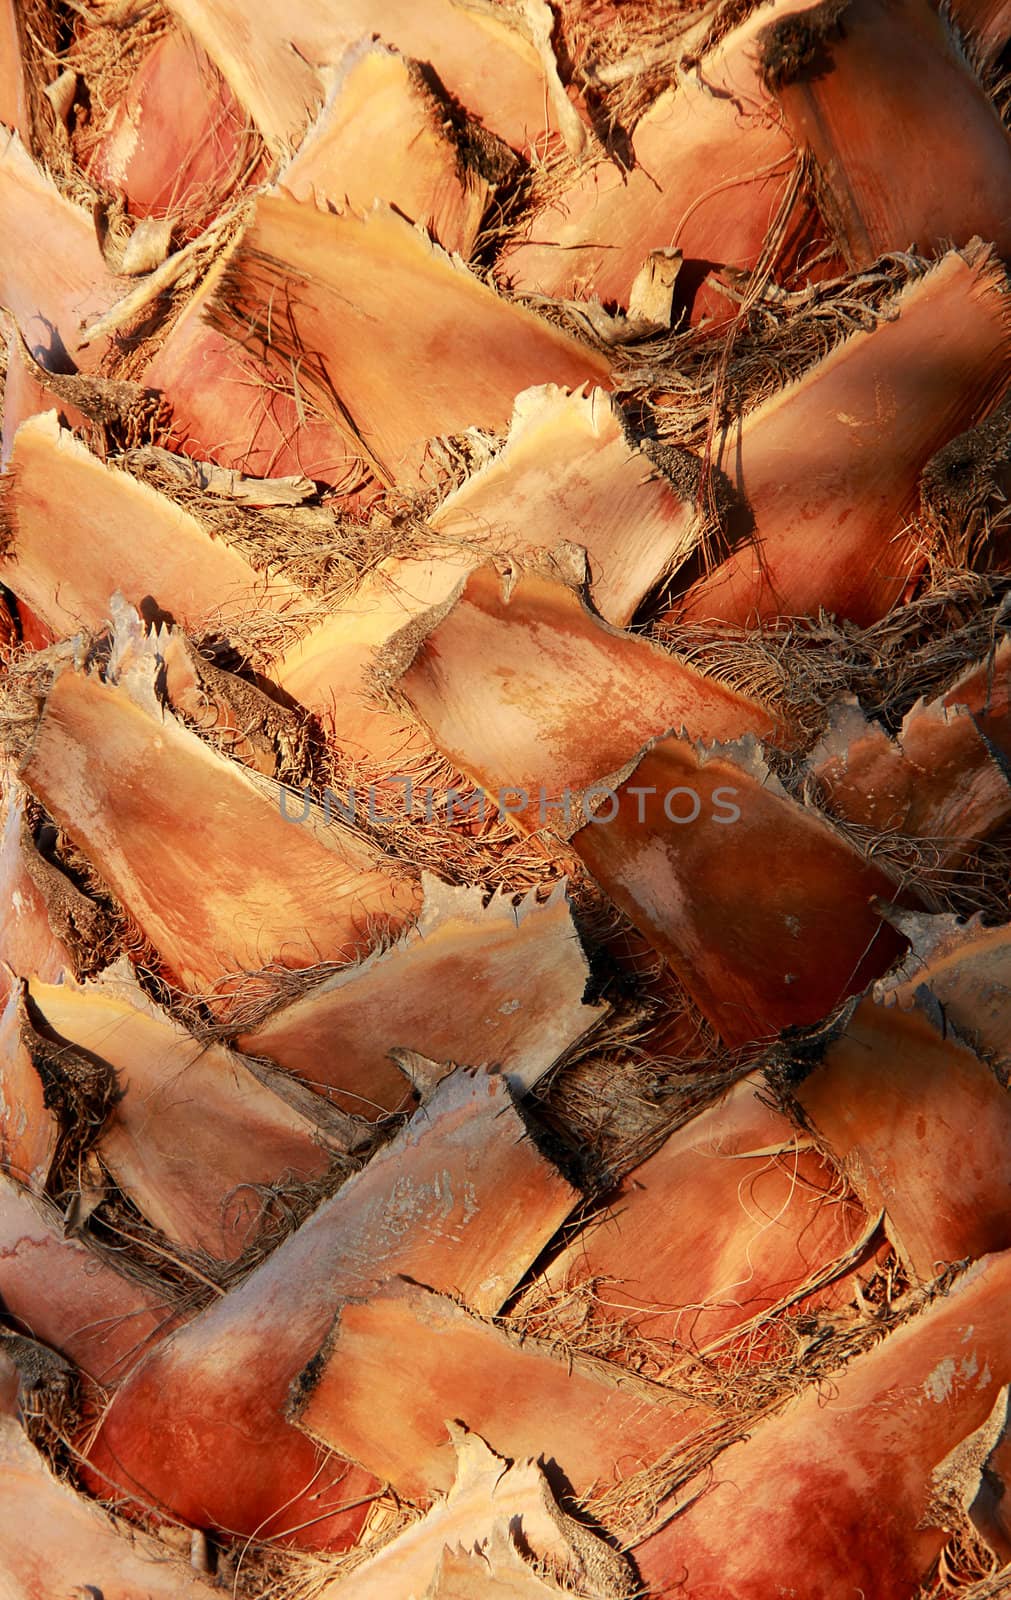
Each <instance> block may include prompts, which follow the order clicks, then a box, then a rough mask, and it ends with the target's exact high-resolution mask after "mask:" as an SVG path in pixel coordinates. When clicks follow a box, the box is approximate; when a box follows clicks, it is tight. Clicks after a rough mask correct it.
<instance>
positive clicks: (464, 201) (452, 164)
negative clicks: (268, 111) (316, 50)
mask: <svg viewBox="0 0 1011 1600" xmlns="http://www.w3.org/2000/svg"><path fill="white" fill-rule="evenodd" d="M277 182H278V187H279V188H280V189H281V190H282V191H285V192H287V193H288V194H290V195H292V196H293V197H294V199H296V200H305V201H312V200H313V199H314V198H318V199H321V200H328V201H330V202H331V203H332V204H333V205H335V206H338V207H342V206H352V207H354V208H355V209H357V210H362V211H367V210H368V209H369V208H370V207H371V206H372V205H373V203H374V202H375V201H376V200H382V201H386V202H387V203H388V204H389V205H392V206H395V207H396V209H397V210H398V211H399V212H400V213H401V214H402V215H403V216H405V217H407V218H408V219H409V220H410V221H411V222H414V223H417V224H419V225H420V226H421V227H423V228H427V229H428V230H429V232H430V233H432V234H433V236H434V237H435V238H436V239H438V241H439V243H440V244H441V245H442V246H443V248H444V249H446V250H449V251H452V252H455V253H457V254H459V255H461V256H462V257H463V258H464V260H466V259H467V257H468V256H469V255H470V253H471V251H472V249H473V247H474V242H475V240H476V238H477V234H478V229H479V228H480V226H481V218H482V216H483V215H484V208H485V205H486V203H487V201H488V197H489V195H490V193H491V186H490V184H489V183H488V181H487V179H485V178H484V177H482V175H481V172H480V169H479V167H478V166H477V165H475V164H472V163H468V162H467V159H466V157H465V155H464V152H463V150H462V149H461V145H460V142H459V141H458V139H457V138H455V137H454V135H453V133H452V131H451V123H450V112H449V107H448V105H447V104H446V102H445V101H441V100H440V99H439V98H437V96H436V94H435V93H434V92H433V89H432V87H431V86H430V84H429V82H428V81H427V79H426V75H425V73H424V69H423V68H421V67H418V66H417V65H415V63H413V62H411V61H407V60H405V59H404V57H403V56H400V55H398V54H397V53H396V52H395V51H392V50H388V49H386V48H385V46H383V45H381V44H372V45H370V44H367V43H363V44H361V45H360V46H359V47H358V48H357V49H354V50H351V51H349V52H348V55H347V56H346V57H345V59H344V61H343V62H342V63H341V66H340V69H339V70H338V71H336V72H334V73H333V74H332V75H331V82H330V84H329V88H328V93H327V98H326V102H325V104H324V106H323V108H322V110H321V111H320V113H319V116H318V117H317V118H316V121H315V122H314V123H313V125H312V127H311V128H310V129H309V131H308V133H307V134H306V136H305V139H304V140H303V141H302V143H301V144H300V145H299V147H298V150H297V152H296V154H295V155H294V157H293V158H292V160H291V161H290V162H289V163H288V164H287V166H285V167H284V168H283V169H282V171H281V174H280V176H279V178H278V180H277Z"/></svg>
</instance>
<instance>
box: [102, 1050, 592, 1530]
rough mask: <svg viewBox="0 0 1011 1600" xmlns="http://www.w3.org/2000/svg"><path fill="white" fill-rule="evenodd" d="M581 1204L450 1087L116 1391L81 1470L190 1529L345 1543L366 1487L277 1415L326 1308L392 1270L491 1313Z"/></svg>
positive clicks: (511, 1118) (511, 1124)
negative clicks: (89, 1469)
mask: <svg viewBox="0 0 1011 1600" xmlns="http://www.w3.org/2000/svg"><path fill="white" fill-rule="evenodd" d="M576 1199H577V1196H576V1194H575V1192H574V1191H573V1190H572V1189H570V1188H569V1186H568V1184H567V1183H565V1182H564V1181H563V1179H562V1178H561V1176H560V1175H559V1174H558V1173H556V1172H555V1171H554V1169H552V1168H551V1167H549V1166H548V1164H547V1162H545V1161H544V1160H543V1159H542V1157H541V1156H540V1155H539V1154H538V1153H537V1150H536V1149H535V1147H534V1145H533V1143H532V1142H531V1141H530V1140H529V1139H527V1138H526V1133H525V1128H524V1125H523V1123H522V1121H521V1119H520V1117H519V1115H518V1114H517V1112H516V1110H515V1109H514V1107H513V1104H512V1101H511V1099H510V1096H509V1091H508V1088H507V1086H506V1084H505V1082H504V1080H503V1079H501V1078H492V1077H488V1076H483V1075H478V1076H472V1075H470V1074H468V1073H465V1072H457V1073H454V1074H453V1076H452V1077H450V1078H447V1079H445V1080H443V1082H442V1083H441V1084H440V1085H439V1086H438V1088H437V1089H436V1090H435V1092H434V1094H433V1096H432V1098H431V1100H430V1101H429V1102H428V1104H427V1105H426V1106H425V1107H424V1108H423V1109H422V1110H421V1111H419V1112H418V1113H417V1114H416V1116H415V1117H414V1119H413V1120H412V1121H411V1122H410V1123H409V1124H408V1125H407V1126H406V1127H405V1128H404V1129H403V1130H402V1131H401V1132H400V1133H399V1134H398V1135H397V1137H396V1138H395V1139H394V1140H393V1141H392V1142H391V1143H390V1144H389V1145H387V1146H386V1147H385V1148H384V1149H383V1150H381V1151H379V1153H378V1154H376V1155H375V1156H373V1158H372V1160H371V1161H370V1162H369V1163H368V1165H367V1166H366V1167H365V1168H364V1170H363V1171H361V1172H360V1173H358V1174H357V1175H356V1176H355V1177H354V1178H352V1179H350V1180H349V1181H348V1182H347V1183H346V1184H345V1185H344V1187H343V1188H342V1189H340V1190H339V1191H338V1193H337V1194H336V1195H335V1196H334V1197H333V1199H331V1200H328V1201H326V1202H325V1203H324V1204H323V1205H322V1206H321V1207H320V1208H319V1210H317V1211H316V1212H315V1213H314V1214H313V1215H312V1217H311V1218H310V1219H309V1221H308V1222H306V1223H304V1224H303V1225H302V1227H301V1228H299V1229H298V1231H297V1232H296V1233H294V1234H292V1235H290V1236H289V1238H287V1239H286V1240H285V1241H284V1243H283V1244H281V1245H279V1246H278V1248H277V1249H276V1250H275V1251H274V1252H273V1254H272V1255H270V1256H269V1257H268V1259H267V1260H266V1261H265V1262H264V1263H263V1265H262V1266H260V1267H258V1268H257V1269H256V1271H255V1272H254V1273H252V1275H251V1276H250V1277H248V1278H247V1279H246V1280H245V1281H244V1282H243V1283H242V1285H241V1286H240V1287H239V1288H237V1289H234V1290H232V1291H231V1293H229V1294H227V1295H226V1296H225V1297H224V1298H223V1299H221V1300H219V1301H218V1302H217V1303H216V1304H214V1305H212V1306H210V1307H208V1309H207V1310H205V1311H204V1312H202V1313H201V1314H200V1316H198V1317H197V1318H195V1320H194V1321H193V1322H191V1323H190V1324H189V1325H188V1326H187V1327H186V1328H185V1329H183V1330H182V1331H181V1332H180V1333H179V1335H178V1336H177V1337H175V1338H174V1339H172V1340H171V1341H170V1342H169V1344H168V1345H166V1347H165V1349H164V1351H163V1352H161V1353H160V1354H158V1355H157V1356H156V1358H155V1359H154V1360H152V1361H150V1362H148V1363H147V1364H146V1365H145V1366H144V1368H143V1369H142V1370H141V1371H140V1372H138V1373H137V1375H136V1376H135V1378H133V1379H132V1380H131V1381H130V1382H129V1383H128V1384H126V1385H125V1386H124V1387H122V1388H121V1389H120V1390H119V1392H118V1394H117V1397H116V1399H115V1401H114V1403H113V1405H112V1408H111V1410H110V1411H109V1412H108V1413H107V1416H106V1418H105V1423H104V1427H103V1430H102V1433H101V1435H100V1436H99V1441H98V1446H97V1450H96V1454H95V1456H94V1458H93V1464H94V1468H95V1469H96V1470H97V1471H100V1472H102V1473H105V1474H107V1475H108V1477H109V1478H111V1480H112V1481H113V1482H115V1483H118V1484H119V1485H121V1486H122V1487H123V1488H124V1489H125V1490H128V1491H131V1492H135V1493H136V1492H140V1493H142V1494H143V1495H145V1496H151V1497H153V1498H154V1499H155V1500H156V1501H158V1502H160V1503H162V1504H164V1505H167V1506H168V1507H169V1508H170V1509H171V1510H173V1511H174V1512H175V1513H176V1514H177V1515H179V1516H181V1517H183V1518H184V1519H185V1520H188V1521H192V1522H195V1523H197V1524H198V1525H208V1524H211V1525H214V1526H217V1527H221V1528H227V1529H229V1530H231V1531H233V1532H239V1533H243V1532H245V1533H253V1532H254V1531H255V1532H256V1533H257V1536H258V1537H263V1536H265V1535H267V1534H276V1535H279V1536H280V1535H286V1536H287V1537H289V1538H290V1539H291V1540H292V1541H293V1542H295V1543H297V1544H303V1545H307V1546H310V1547H313V1546H315V1547H340V1546H343V1545H346V1544H347V1543H348V1542H350V1541H352V1540H353V1539H354V1538H355V1537H356V1535H357V1533H358V1530H359V1528H360V1527H361V1525H362V1522H363V1520H364V1517H365V1508H364V1506H363V1505H362V1504H361V1503H360V1502H361V1500H362V1497H371V1496H372V1495H373V1494H374V1493H375V1492H376V1490H377V1489H378V1485H377V1484H376V1482H375V1480H374V1479H372V1478H371V1477H369V1476H368V1474H366V1473H363V1472H360V1471H358V1470H357V1469H350V1468H348V1467H347V1466H346V1464H345V1463H343V1462H341V1461H339V1460H335V1459H332V1458H331V1459H327V1460H323V1461H322V1462H321V1461H320V1457H319V1453H318V1451H317V1450H316V1448H315V1446H313V1445H312V1444H311V1443H310V1441H309V1440H308V1438H306V1437H305V1436H304V1435H303V1434H301V1433H299V1432H298V1430H297V1429H295V1428H293V1427H291V1426H290V1425H289V1424H288V1423H287V1422H286V1421H285V1419H284V1414H283V1413H284V1410H285V1406H286V1404H287V1396H288V1389H289V1386H290V1384H291V1383H292V1381H293V1380H294V1378H295V1377H296V1376H297V1374H298V1373H299V1372H300V1371H301V1370H302V1368H303V1367H304V1366H305V1364H306V1362H307V1361H308V1360H309V1359H310V1358H311V1356H312V1355H313V1354H314V1353H315V1351H316V1350H317V1349H318V1347H319V1345H320V1343H321V1342H322V1340H323V1338H324V1337H325V1335H326V1331H327V1329H328V1327H329V1326H330V1324H331V1322H332V1319H333V1315H334V1312H335V1310H336V1308H337V1306H338V1304H339V1303H340V1301H341V1300H343V1299H345V1298H347V1297H348V1296H349V1295H355V1294H362V1293H367V1292H368V1291H369V1289H370V1288H371V1287H372V1285H373V1284H374V1283H375V1281H376V1280H378V1279H381V1278H383V1277H387V1276H390V1275H392V1274H395V1273H397V1272H402V1273H405V1274H407V1275H409V1276H410V1277H412V1278H416V1279H418V1280H420V1281H422V1282H425V1283H429V1284H431V1285H432V1286H433V1287H434V1288H436V1289H441V1290H445V1291H451V1292H454V1293H459V1294H462V1295H464V1296H466V1297H467V1299H468V1300H470V1301H471V1303H472V1304H474V1305H475V1306H476V1307H477V1308H478V1309H479V1310H481V1311H485V1312H489V1313H490V1312H494V1311H497V1310H498V1309H499V1307H500V1306H501V1304H502V1302H503V1301H504V1300H505V1298H506V1296H507V1295H508V1294H509V1292H510V1290H511V1289H512V1288H514V1287H515V1285H516V1284H517V1282H518V1281H519V1279H520V1278H521V1277H522V1275H523V1273H524V1272H525V1271H526V1270H527V1268H528V1267H529V1266H530V1264H531V1262H532V1261H533V1260H534V1258H535V1257H536V1256H537V1255H538V1254H539V1252H540V1251H541V1249H543V1247H544V1245H545V1244H546V1243H547V1241H548V1239H549V1238H550V1237H551V1235H552V1234H553V1233H554V1232H555V1230H556V1229H557V1228H558V1227H559V1226H560V1225H561V1223H562V1221H563V1220H564V1218H565V1216H566V1215H567V1213H568V1212H569V1210H570V1209H571V1208H572V1206H573V1205H574V1203H575V1201H576ZM354 1502H359V1503H358V1504H357V1505H354V1504H353V1503H354ZM344 1505H347V1506H348V1507H349V1508H348V1509H347V1510H345V1511H341V1510H339V1509H335V1507H338V1508H339V1507H341V1506H344Z"/></svg>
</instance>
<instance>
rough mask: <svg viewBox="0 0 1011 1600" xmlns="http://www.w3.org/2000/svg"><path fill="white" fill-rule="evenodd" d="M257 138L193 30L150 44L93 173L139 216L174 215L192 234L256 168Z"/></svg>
mask: <svg viewBox="0 0 1011 1600" xmlns="http://www.w3.org/2000/svg"><path fill="white" fill-rule="evenodd" d="M258 154H259V152H258V149H257V141H256V140H255V137H252V136H251V132H250V130H249V128H248V126H247V122H246V117H245V114H244V112H243V111H242V109H241V107H240V106H239V104H238V102H237V101H236V100H235V98H234V96H233V95H232V93H231V91H230V90H229V88H228V87H227V85H226V84H225V83H224V82H223V80H222V78H221V77H220V75H219V73H218V72H217V70H216V69H215V68H214V67H213V66H212V64H211V62H210V61H208V59H207V57H206V56H205V55H204V52H203V51H202V50H201V49H200V47H199V46H198V45H197V44H195V43H194V41H193V40H192V39H191V38H189V37H188V36H187V35H185V34H182V33H179V32H176V31H172V32H169V33H165V34H163V35H162V36H161V38H160V39H158V40H157V41H156V43H155V44H154V45H152V47H151V49H150V50H149V52H148V54H147V55H146V56H145V58H144V60H143V61H142V62H141V64H140V66H139V67H138V68H137V70H136V72H135V73H134V74H133V77H132V79H131V80H130V83H129V84H128V85H127V89H126V92H125V94H124V95H123V96H122V97H121V98H120V99H119V100H117V102H116V104H115V106H114V107H113V110H112V112H111V114H110V116H109V117H108V119H107V122H106V126H105V128H104V130H103V131H102V134H101V137H100V139H99V141H98V144H97V147H96V148H95V150H94V152H93V154H92V156H91V159H90V161H89V163H88V172H89V176H90V177H91V179H92V181H93V182H94V183H95V184H96V185H97V186H98V187H100V188H102V189H106V190H111V191H112V192H113V193H116V194H121V195H122V196H123V197H124V198H125V200H126V203H127V208H128V211H129V213H130V215H131V216H133V217H147V216H157V217H164V216H169V217H173V218H174V219H176V220H177V222H181V223H183V224H184V227H185V231H188V232H193V231H195V227H196V226H197V225H199V224H200V223H201V222H202V221H206V220H209V218H210V216H211V215H213V214H214V213H216V211H217V209H218V207H219V206H221V205H222V204H223V203H224V202H225V200H227V198H228V196H229V195H230V194H231V193H232V191H233V190H234V189H235V188H236V186H237V185H239V184H240V183H241V182H242V180H243V179H245V180H246V181H247V182H248V181H251V180H252V179H253V178H254V176H255V171H256V167H257V165H258Z"/></svg>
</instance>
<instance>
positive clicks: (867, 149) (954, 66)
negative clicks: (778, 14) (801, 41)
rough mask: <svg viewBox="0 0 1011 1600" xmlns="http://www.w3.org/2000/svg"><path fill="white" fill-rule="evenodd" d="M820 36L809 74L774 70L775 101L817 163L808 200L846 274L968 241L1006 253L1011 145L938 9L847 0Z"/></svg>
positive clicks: (769, 46) (771, 52) (772, 34)
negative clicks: (896, 253)
mask: <svg viewBox="0 0 1011 1600" xmlns="http://www.w3.org/2000/svg"><path fill="white" fill-rule="evenodd" d="M788 27H789V24H787V30H788ZM787 30H784V33H785V32H786V31H787ZM821 33H822V36H821V38H820V40H819V41H818V48H817V51H816V53H815V55H814V58H813V62H812V65H811V66H810V67H807V66H802V67H801V68H800V69H799V71H796V70H794V69H793V68H792V67H791V66H789V65H788V66H787V67H786V68H785V69H784V74H783V79H782V81H781V82H780V83H779V85H778V87H777V99H778V100H779V103H780V105H781V106H782V108H783V111H784V113H785V117H786V125H787V127H788V128H789V130H790V132H791V133H792V134H793V137H794V139H795V140H796V142H797V145H798V146H799V147H800V148H801V149H805V150H808V151H810V152H811V154H812V155H813V156H814V158H815V161H816V162H817V169H818V172H817V180H816V184H817V193H818V197H819V200H820V201H821V205H822V210H823V213H824V215H825V218H826V220H827V221H828V223H829V225H830V226H831V227H832V229H833V232H834V234H835V236H836V239H837V241H838V243H839V244H840V246H841V248H842V249H843V251H844V253H845V255H846V258H847V261H848V264H849V266H850V267H852V268H856V269H859V268H863V267H868V266H870V264H871V262H872V261H874V260H876V258H877V257H878V256H880V255H884V254H886V253H887V252H888V251H889V250H908V249H910V248H912V249H914V250H916V251H918V252H919V253H920V254H924V255H929V254H931V253H932V252H933V251H935V250H936V249H938V248H939V247H940V248H944V247H945V246H947V245H951V244H955V245H966V244H968V243H969V241H970V240H971V239H973V238H981V239H985V240H988V241H992V242H993V243H994V244H995V245H996V247H997V250H998V251H999V253H1000V254H1001V255H1003V256H1006V255H1007V254H1008V253H1009V250H1011V144H1009V141H1008V134H1007V131H1006V129H1005V128H1004V127H1003V126H1002V124H1001V121H1000V118H999V117H998V115H997V112H996V109H995V107H994V105H993V104H992V102H991V101H990V98H989V96H988V95H987V94H986V92H985V90H984V89H983V86H982V84H981V83H980V82H979V79H978V78H977V77H976V75H975V73H974V72H973V71H972V70H971V69H970V68H969V67H968V66H967V64H966V62H965V58H964V56H963V55H962V53H961V51H960V49H959V47H958V45H957V44H956V42H955V40H954V39H953V38H952V35H951V30H950V27H949V25H948V23H947V21H946V19H945V18H944V17H943V15H942V14H941V13H940V11H939V10H935V9H934V7H933V6H929V5H920V4H919V3H918V0H849V4H847V5H846V7H845V10H844V11H843V13H842V15H841V17H840V19H839V22H838V23H837V24H836V25H835V26H834V27H833V26H827V27H825V26H823V28H822V30H821ZM776 35H777V30H776V27H775V24H773V27H772V28H771V29H770V30H769V33H768V34H766V35H765V39H764V41H763V42H764V43H765V53H766V59H767V60H770V61H771V62H772V63H775V62H776V59H777V53H778V52H777V43H778V41H777V37H776ZM766 41H767V42H766ZM774 71H775V68H774Z"/></svg>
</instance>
